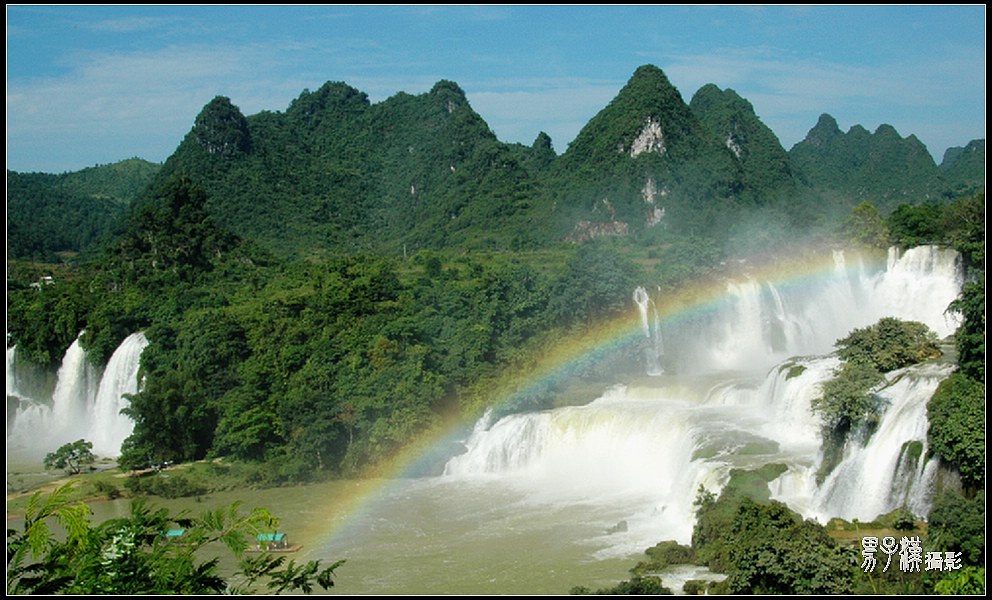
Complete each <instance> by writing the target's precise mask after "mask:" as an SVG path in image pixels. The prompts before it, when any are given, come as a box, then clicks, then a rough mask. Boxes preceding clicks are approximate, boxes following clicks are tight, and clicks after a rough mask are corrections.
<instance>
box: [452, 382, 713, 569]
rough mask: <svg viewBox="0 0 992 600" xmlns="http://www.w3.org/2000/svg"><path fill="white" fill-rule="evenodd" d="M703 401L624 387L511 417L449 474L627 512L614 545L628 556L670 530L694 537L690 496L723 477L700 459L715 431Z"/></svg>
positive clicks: (679, 391)
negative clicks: (703, 442)
mask: <svg viewBox="0 0 992 600" xmlns="http://www.w3.org/2000/svg"><path fill="white" fill-rule="evenodd" d="M701 398H702V395H701V394H700V393H688V392H687V390H686V389H683V388H681V387H680V388H667V387H666V386H661V387H658V388H652V389H651V390H645V389H629V388H626V387H623V386H619V387H617V388H614V389H612V390H610V391H609V392H608V393H607V394H605V395H604V396H603V397H601V398H599V399H598V400H596V401H594V402H592V403H590V404H588V405H584V406H572V407H566V408H562V409H558V410H554V411H543V412H539V413H530V414H518V415H510V416H508V417H505V418H503V419H500V420H499V421H497V422H496V423H495V424H493V425H492V426H491V427H490V428H488V429H481V428H480V429H477V430H476V431H475V432H473V434H472V435H471V436H470V438H469V439H468V440H467V441H466V446H467V447H468V451H467V452H466V453H464V454H462V455H459V456H457V457H454V458H453V459H451V460H450V461H449V462H448V463H447V465H446V466H445V472H444V476H445V477H446V478H462V479H465V480H469V481H470V480H483V481H484V480H489V481H492V480H498V481H499V482H500V485H503V486H510V487H512V488H515V489H518V490H520V491H522V492H523V494H524V496H525V497H526V498H527V499H528V502H531V503H546V504H549V505H556V504H559V503H562V502H564V503H592V504H599V505H602V506H604V507H605V506H611V507H615V506H625V507H627V509H626V512H624V513H623V515H622V516H623V520H624V522H625V527H624V531H622V532H621V531H618V532H616V535H615V536H614V539H613V542H614V543H618V542H619V543H622V544H623V547H624V548H625V549H626V550H627V551H630V550H636V549H637V548H643V544H645V543H649V542H650V543H654V542H651V540H652V539H653V538H654V536H656V535H660V534H662V533H664V532H667V535H670V536H675V537H677V538H679V539H682V540H687V539H688V538H689V537H690V536H691V534H692V510H693V509H692V501H693V498H694V497H693V495H692V494H686V493H685V490H687V489H688V490H694V489H696V488H697V487H698V486H699V485H706V486H708V487H714V486H716V485H718V484H719V482H720V480H721V478H722V475H721V474H719V473H717V472H716V471H719V470H720V469H721V466H720V465H714V464H710V463H707V462H705V461H701V460H697V459H696V458H695V457H694V456H693V453H694V451H695V448H696V447H697V445H698V442H697V439H696V438H697V436H700V435H706V433H707V430H708V427H707V425H706V422H707V414H708V412H709V411H708V410H707V409H706V408H705V407H704V406H702V405H701V402H700V400H701ZM655 541H657V540H655Z"/></svg>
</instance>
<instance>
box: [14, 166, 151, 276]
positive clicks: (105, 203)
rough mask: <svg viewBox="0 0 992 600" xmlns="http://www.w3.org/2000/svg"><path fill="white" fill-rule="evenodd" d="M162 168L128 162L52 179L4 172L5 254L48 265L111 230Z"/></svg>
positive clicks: (45, 174) (51, 177)
mask: <svg viewBox="0 0 992 600" xmlns="http://www.w3.org/2000/svg"><path fill="white" fill-rule="evenodd" d="M161 167H162V165H159V164H156V163H151V162H148V161H146V160H142V159H140V158H130V159H127V160H122V161H119V162H116V163H112V164H108V165H97V166H94V167H89V168H86V169H82V170H80V171H74V172H69V173H62V174H59V175H53V174H48V173H17V172H15V171H7V253H8V256H13V257H18V258H35V259H46V260H51V259H52V258H53V257H54V255H55V254H56V253H59V252H70V253H71V252H79V251H81V250H83V249H85V248H87V247H89V246H91V245H92V244H94V243H95V242H97V241H98V240H100V239H101V238H103V236H105V235H108V234H110V233H111V231H112V230H113V228H114V226H115V224H116V223H117V221H118V220H119V219H120V218H121V217H122V216H123V215H124V214H125V210H126V207H127V206H129V205H130V204H131V202H133V201H134V200H135V199H136V198H138V197H139V196H140V195H141V194H142V193H143V192H144V191H145V190H146V189H147V188H148V186H149V184H150V183H151V182H152V181H153V180H154V178H155V176H156V175H157V174H158V171H159V169H161Z"/></svg>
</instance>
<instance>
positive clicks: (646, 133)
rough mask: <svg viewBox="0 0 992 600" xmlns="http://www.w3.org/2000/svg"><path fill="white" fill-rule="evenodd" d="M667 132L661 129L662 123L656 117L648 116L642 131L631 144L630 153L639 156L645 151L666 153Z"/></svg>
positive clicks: (659, 153)
mask: <svg viewBox="0 0 992 600" xmlns="http://www.w3.org/2000/svg"><path fill="white" fill-rule="evenodd" d="M665 150H666V148H665V134H664V133H663V132H662V131H661V123H659V122H658V120H657V119H655V118H654V117H648V120H647V122H646V123H645V124H644V128H643V129H641V133H639V134H638V135H637V137H636V138H635V139H634V142H633V143H632V144H631V145H630V155H631V156H637V155H639V154H644V153H645V152H654V153H655V154H658V155H664V154H665Z"/></svg>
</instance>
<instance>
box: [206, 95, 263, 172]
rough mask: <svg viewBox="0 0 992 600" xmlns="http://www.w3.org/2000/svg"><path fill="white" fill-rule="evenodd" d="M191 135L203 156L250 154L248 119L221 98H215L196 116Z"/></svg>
mask: <svg viewBox="0 0 992 600" xmlns="http://www.w3.org/2000/svg"><path fill="white" fill-rule="evenodd" d="M192 134H193V137H194V138H195V140H196V143H197V144H199V145H200V147H201V148H203V150H204V151H206V153H207V154H211V155H215V156H219V157H221V158H233V157H235V156H237V155H238V154H243V153H247V152H250V151H251V133H250V132H249V130H248V120H247V119H246V118H245V116H244V115H243V114H241V111H240V110H239V109H238V107H236V106H234V105H233V104H231V100H230V99H229V98H226V97H224V96H217V97H216V98H214V99H213V100H211V101H210V103H209V104H207V105H206V106H205V107H203V110H202V111H200V114H199V115H198V116H197V117H196V122H195V124H194V125H193V131H192Z"/></svg>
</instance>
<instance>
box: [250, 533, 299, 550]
mask: <svg viewBox="0 0 992 600" xmlns="http://www.w3.org/2000/svg"><path fill="white" fill-rule="evenodd" d="M302 547H303V544H290V543H289V538H288V537H287V536H286V534H285V533H260V534H258V535H257V536H255V547H254V548H249V549H248V552H296V551H297V550H299V549H300V548H302Z"/></svg>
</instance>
